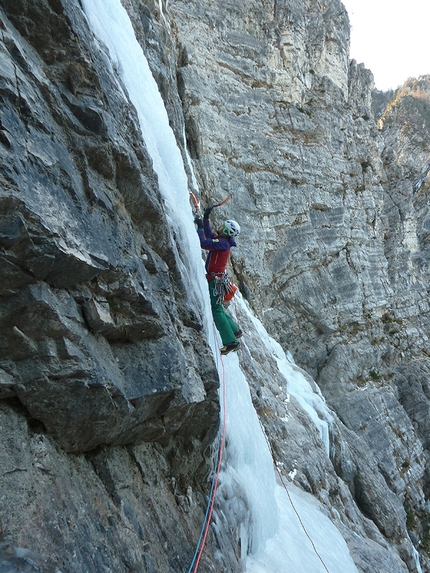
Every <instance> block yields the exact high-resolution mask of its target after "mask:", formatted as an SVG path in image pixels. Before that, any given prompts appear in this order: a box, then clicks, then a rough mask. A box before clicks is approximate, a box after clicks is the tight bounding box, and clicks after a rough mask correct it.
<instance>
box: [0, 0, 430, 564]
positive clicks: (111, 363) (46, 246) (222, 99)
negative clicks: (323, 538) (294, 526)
mask: <svg viewBox="0 0 430 573" xmlns="http://www.w3.org/2000/svg"><path fill="white" fill-rule="evenodd" d="M123 5H124V7H125V8H126V9H127V11H128V13H129V14H130V17H131V19H132V22H133V26H134V28H135V32H136V35H137V37H138V39H139V41H140V43H141V45H142V47H143V49H144V52H145V54H146V56H147V58H148V61H149V64H150V66H151V69H152V72H153V75H154V77H155V79H156V81H157V84H158V86H159V90H160V93H161V95H162V97H163V99H164V101H165V105H166V109H167V112H168V114H169V120H170V124H171V126H172V129H173V131H174V133H175V135H176V138H177V141H178V145H179V147H180V149H181V152H182V154H183V157H184V160H185V159H186V156H187V153H189V155H190V158H191V165H192V168H193V170H194V173H195V176H196V179H197V183H198V188H199V192H200V193H201V195H202V202H203V203H204V204H208V203H209V202H210V201H211V200H212V199H215V198H216V199H219V198H222V197H223V196H224V195H225V192H226V190H233V191H234V198H233V201H232V202H231V203H229V204H228V207H223V208H221V209H219V211H218V212H217V213H216V216H217V217H225V216H227V215H228V216H231V217H232V218H235V219H237V220H238V221H239V223H240V225H241V227H242V234H241V236H240V240H239V241H238V242H239V248H238V249H237V250H236V252H235V253H234V255H233V257H232V261H231V271H230V272H231V276H232V277H233V278H234V280H235V281H236V283H237V284H238V285H239V287H240V290H241V292H242V295H243V296H244V298H246V299H247V300H248V301H249V304H250V306H251V308H252V309H253V311H254V313H255V314H256V315H257V316H258V317H259V318H260V319H261V320H262V322H263V323H264V325H265V327H266V329H267V331H268V332H269V333H270V334H271V335H272V336H273V337H274V338H275V339H276V340H277V341H278V342H279V343H280V344H281V345H282V347H283V348H284V350H285V351H289V352H291V353H292V355H293V356H294V359H295V363H296V366H295V368H296V369H297V370H298V371H300V372H301V373H303V375H304V376H305V377H306V378H307V379H308V380H309V382H310V383H311V385H312V387H313V388H314V391H315V394H316V395H318V396H319V397H320V398H319V399H321V400H323V399H324V400H325V401H326V404H327V406H328V407H329V408H330V412H331V414H330V416H331V421H330V453H329V455H327V452H326V449H325V444H324V443H323V440H322V439H321V436H320V435H319V433H318V431H317V429H316V427H315V425H314V423H313V422H312V421H311V419H310V418H309V416H308V414H307V413H306V412H305V411H304V410H303V409H302V407H301V406H300V404H299V402H298V401H297V400H296V399H295V398H294V396H291V395H290V393H289V390H288V384H287V385H285V380H284V379H283V377H282V376H281V375H280V373H279V371H278V369H277V367H276V361H275V359H274V358H273V356H272V354H271V352H270V350H269V349H268V348H266V347H264V345H262V344H261V340H260V339H259V332H258V330H256V327H255V325H254V323H253V322H252V321H250V320H249V317H248V315H247V314H246V313H243V312H241V311H240V309H239V310H236V312H238V313H239V316H238V319H239V321H240V324H241V327H242V329H243V330H244V332H245V337H244V342H243V348H244V351H243V355H242V357H241V362H242V364H243V368H244V369H246V372H247V379H248V380H249V384H250V389H251V393H252V397H253V401H254V404H255V407H256V410H257V412H258V414H259V416H260V419H261V421H262V423H263V425H264V427H265V429H266V434H267V436H268V439H269V441H270V443H271V446H272V450H273V453H274V456H275V458H276V460H277V462H278V464H279V468H281V469H282V472H283V474H284V475H285V477H286V479H292V480H293V481H294V483H295V485H297V486H299V487H301V488H302V489H304V490H306V491H308V492H310V493H312V494H313V495H314V496H315V497H316V498H318V500H319V501H320V502H321V503H322V504H323V506H324V509H325V511H326V513H327V515H328V516H329V517H330V518H331V519H332V520H333V521H334V523H335V524H336V525H337V527H338V528H339V530H340V531H341V533H342V535H343V536H344V538H345V540H346V542H347V543H348V546H349V548H350V551H351V555H352V557H353V559H354V561H355V563H356V565H357V569H358V570H359V571H360V573H370V572H372V573H374V572H375V571H378V573H383V572H387V573H388V572H389V573H405V572H407V571H409V572H413V571H416V560H415V551H416V550H417V551H418V552H419V554H420V559H421V567H422V570H423V571H424V572H428V571H430V560H429V556H430V553H429V552H430V546H429V542H428V539H429V531H430V525H429V517H430V516H429V511H428V499H429V484H430V480H429V478H430V476H429V470H428V467H429V466H428V458H429V439H428V435H429V431H428V430H429V426H430V390H429V374H430V364H429V358H428V356H429V352H430V348H429V340H428V329H429V327H428V325H429V305H428V288H429V287H428V284H429V280H428V278H429V277H428V272H429V257H430V252H429V242H428V237H429V231H430V215H429V207H428V191H429V168H430V138H429V131H428V126H429V122H430V78H429V77H427V76H426V77H422V78H419V79H417V80H410V81H408V82H407V83H406V84H405V86H403V88H401V89H400V90H398V91H397V92H396V93H395V94H385V95H384V94H374V95H375V98H374V99H373V100H372V91H373V79H372V75H371V72H369V71H368V70H366V69H364V68H363V66H362V65H358V64H357V63H356V62H355V61H350V60H349V22H348V16H347V14H346V11H345V9H344V7H343V5H342V4H341V2H340V1H339V0H333V1H332V2H316V1H314V0H312V1H310V2H307V3H303V2H297V1H296V0H288V1H286V2H284V3H279V2H272V3H270V2H269V3H267V2H266V3H261V2H254V1H253V0H239V1H235V2H232V1H229V0H227V1H226V2H222V3H220V2H217V3H214V2H209V1H207V0H200V1H199V2H197V1H192V2H190V1H185V0H174V1H171V2H160V3H158V2H152V1H151V0H148V1H147V2H143V1H141V0H124V1H123ZM375 114H376V116H375ZM184 131H185V134H186V146H187V149H185V147H184V139H183V132H184ZM186 168H187V170H188V173H189V176H190V188H194V183H193V180H192V177H191V170H190V166H189V165H188V163H187V162H186ZM175 253H176V248H175V244H174V237H173V236H172V233H171V230H170V229H169V223H168V218H167V217H166V213H165V208H164V203H163V198H162V195H161V193H160V190H159V188H158V180H157V175H156V173H155V172H154V169H153V166H152V161H151V159H150V157H149V154H148V152H147V150H146V147H145V144H144V142H143V141H142V137H141V134H140V130H139V126H138V120H137V115H136V112H135V110H134V109H133V107H132V105H131V104H130V103H129V102H128V101H127V100H126V99H125V98H124V95H123V92H122V91H121V90H120V88H119V83H118V79H117V77H116V74H115V70H112V68H111V67H110V65H109V63H108V59H107V56H106V53H105V52H104V51H103V48H100V47H99V46H98V45H97V43H96V42H94V39H93V37H92V34H91V32H90V30H89V28H88V24H87V22H86V19H85V17H84V13H83V11H82V8H81V5H80V2H79V0H67V1H66V0H31V1H30V0H3V1H2V3H1V6H0V273H1V280H0V304H1V306H0V435H1V440H0V500H1V502H0V571H3V570H4V571H10V570H12V571H14V570H17V571H19V570H22V571H43V573H51V572H60V571H61V572H62V573H72V572H75V571H79V572H85V573H99V572H101V571H104V572H109V571H115V573H122V572H126V571H139V572H148V573H153V572H155V571H159V572H163V573H164V572H166V573H167V572H171V573H173V572H175V573H177V572H179V571H187V570H188V567H189V565H190V563H191V559H192V556H193V552H194V549H195V544H196V542H197V539H198V537H199V534H200V527H201V524H202V521H203V517H204V512H205V509H206V503H207V494H208V492H209V487H210V483H209V481H208V476H209V475H210V473H211V469H212V465H213V459H212V449H211V446H212V445H213V444H214V440H215V437H216V434H217V430H218V422H219V404H218V393H217V389H218V384H219V382H218V375H217V371H216V367H215V362H214V359H213V356H212V354H211V352H210V349H209V347H208V344H207V341H206V340H205V339H204V336H203V332H202V327H201V322H202V321H201V317H200V316H199V315H198V312H196V309H195V308H193V307H192V306H191V305H190V303H189V301H188V298H187V296H186V293H185V288H184V285H183V284H182V280H181V273H180V264H181V263H180V261H178V260H177V259H176V255H175ZM320 392H321V394H320ZM321 415H323V414H321ZM225 463H228V447H227V450H226V457H225ZM221 503H222V502H221V501H220V502H219V505H218V506H217V509H216V511H217V519H218V523H219V524H221V525H222V526H221V529H218V532H217V534H216V535H214V534H213V533H211V534H210V535H209V538H208V543H207V547H206V550H205V553H204V557H203V559H202V561H201V563H200V569H199V570H200V571H202V572H215V571H223V572H225V573H227V572H230V571H231V572H235V573H237V572H239V571H241V570H243V562H242V560H241V559H240V557H239V556H240V549H239V542H238V537H239V536H238V534H237V532H238V531H240V525H241V519H242V516H241V515H239V514H230V515H228V514H227V515H225V514H224V513H223V507H222V504H221ZM223 520H224V521H223ZM232 533H233V534H232ZM1 568H3V569H1Z"/></svg>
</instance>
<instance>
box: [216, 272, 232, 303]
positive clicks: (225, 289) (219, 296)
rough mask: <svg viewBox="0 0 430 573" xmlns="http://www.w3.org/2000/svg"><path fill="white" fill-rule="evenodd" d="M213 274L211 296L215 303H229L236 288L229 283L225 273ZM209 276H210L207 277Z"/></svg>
mask: <svg viewBox="0 0 430 573" xmlns="http://www.w3.org/2000/svg"><path fill="white" fill-rule="evenodd" d="M211 274H214V278H213V281H212V282H213V286H212V289H213V291H212V292H213V295H214V296H215V297H216V303H217V304H222V303H223V302H229V301H230V300H231V299H232V298H233V297H234V295H235V294H236V291H237V286H236V285H235V284H233V283H232V282H230V280H229V278H228V277H227V275H226V273H223V274H215V273H211ZM209 276H210V275H209Z"/></svg>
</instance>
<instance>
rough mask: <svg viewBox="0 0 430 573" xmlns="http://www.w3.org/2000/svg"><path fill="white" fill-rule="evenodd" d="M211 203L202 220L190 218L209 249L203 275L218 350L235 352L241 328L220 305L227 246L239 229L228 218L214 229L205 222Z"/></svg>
mask: <svg viewBox="0 0 430 573" xmlns="http://www.w3.org/2000/svg"><path fill="white" fill-rule="evenodd" d="M212 209H213V207H207V208H206V209H205V211H204V214H203V220H202V219H201V217H200V216H198V215H196V217H195V219H194V222H195V223H196V224H197V233H198V235H199V239H200V245H201V247H202V249H204V250H206V251H209V253H208V256H207V259H206V265H205V266H206V278H207V280H208V285H209V294H210V299H211V308H212V315H213V318H214V322H215V326H216V327H217V330H218V332H219V334H220V336H221V340H222V343H223V347H222V348H221V354H228V353H229V352H236V351H237V350H239V348H240V343H239V342H238V340H237V339H238V338H240V337H241V336H242V331H241V330H240V329H239V327H238V326H237V324H236V323H235V322H234V320H233V319H232V318H231V316H230V315H229V314H228V313H227V312H226V310H225V309H224V306H223V302H224V294H225V292H226V291H225V289H223V287H224V285H225V284H226V267H227V262H228V256H229V254H230V249H231V247H236V241H235V240H234V239H235V237H237V236H238V235H239V233H240V226H239V224H238V223H236V221H233V220H231V219H229V220H227V221H224V223H223V224H222V225H220V227H219V228H218V229H217V232H216V233H214V232H213V231H212V228H211V224H210V222H209V216H210V214H211V211H212Z"/></svg>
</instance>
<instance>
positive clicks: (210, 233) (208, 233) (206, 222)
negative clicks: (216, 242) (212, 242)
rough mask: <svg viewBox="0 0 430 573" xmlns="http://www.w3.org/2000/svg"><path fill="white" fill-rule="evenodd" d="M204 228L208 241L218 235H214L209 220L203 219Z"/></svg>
mask: <svg viewBox="0 0 430 573" xmlns="http://www.w3.org/2000/svg"><path fill="white" fill-rule="evenodd" d="M203 227H204V231H205V237H206V238H207V239H213V238H214V237H215V234H216V233H214V232H213V231H212V227H211V224H210V221H209V219H203Z"/></svg>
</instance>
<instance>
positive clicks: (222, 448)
mask: <svg viewBox="0 0 430 573" xmlns="http://www.w3.org/2000/svg"><path fill="white" fill-rule="evenodd" d="M219 350H220V348H218V351H219ZM221 364H222V407H223V416H222V430H221V440H220V447H219V455H218V464H217V467H216V475H215V482H214V487H213V490H212V499H211V502H210V508H209V514H208V519H207V522H206V527H205V531H204V534H203V538H202V543H201V545H200V550H199V553H198V555H197V558H196V562H195V565H194V569H193V573H196V571H197V569H198V567H199V563H200V559H201V556H202V553H203V549H204V547H205V544H206V538H207V536H208V532H209V526H210V524H211V520H212V513H213V508H214V504H215V498H216V492H217V488H218V480H219V474H220V471H221V461H222V454H223V451H224V442H225V429H226V420H227V417H226V411H225V410H226V408H225V403H226V384H225V369H224V362H223V360H222V357H221Z"/></svg>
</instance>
